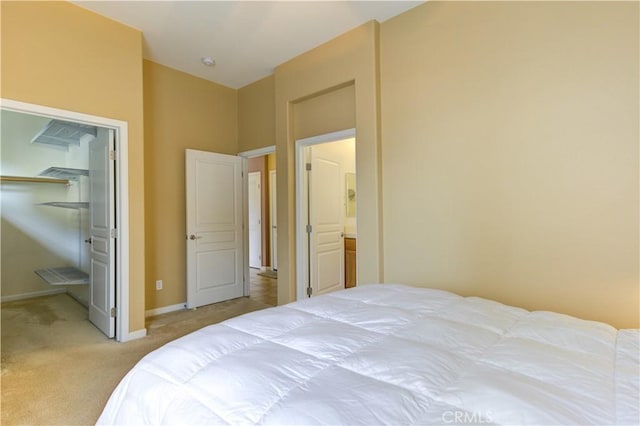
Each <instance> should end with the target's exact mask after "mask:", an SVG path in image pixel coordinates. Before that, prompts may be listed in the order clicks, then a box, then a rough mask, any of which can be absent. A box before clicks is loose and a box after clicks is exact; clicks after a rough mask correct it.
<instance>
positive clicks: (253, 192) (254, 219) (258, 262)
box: [249, 172, 262, 268]
mask: <svg viewBox="0 0 640 426" xmlns="http://www.w3.org/2000/svg"><path fill="white" fill-rule="evenodd" d="M249 267H251V268H260V267H262V192H261V189H260V172H251V173H249Z"/></svg>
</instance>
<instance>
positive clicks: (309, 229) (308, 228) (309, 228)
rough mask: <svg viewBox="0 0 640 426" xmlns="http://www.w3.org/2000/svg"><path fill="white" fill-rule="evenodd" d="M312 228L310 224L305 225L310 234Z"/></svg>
mask: <svg viewBox="0 0 640 426" xmlns="http://www.w3.org/2000/svg"><path fill="white" fill-rule="evenodd" d="M312 230H313V228H312V227H311V225H307V234H310V233H311V231H312Z"/></svg>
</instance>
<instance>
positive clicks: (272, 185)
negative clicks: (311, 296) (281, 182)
mask: <svg viewBox="0 0 640 426" xmlns="http://www.w3.org/2000/svg"><path fill="white" fill-rule="evenodd" d="M267 171H268V172H269V232H270V235H269V236H270V243H271V251H270V253H269V255H270V259H269V263H270V264H271V270H273V271H277V270H278V244H277V242H278V220H277V219H278V216H277V213H276V214H274V210H275V211H276V212H277V210H278V206H277V204H276V203H277V196H278V192H277V190H276V182H277V179H278V173H277V172H278V171H277V170H267ZM274 192H275V194H276V196H275V197H274V196H273V194H274ZM274 218H275V219H276V227H275V232H274V230H273V229H274V226H273V220H274ZM274 234H275V235H274Z"/></svg>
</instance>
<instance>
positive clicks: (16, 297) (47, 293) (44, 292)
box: [0, 288, 67, 303]
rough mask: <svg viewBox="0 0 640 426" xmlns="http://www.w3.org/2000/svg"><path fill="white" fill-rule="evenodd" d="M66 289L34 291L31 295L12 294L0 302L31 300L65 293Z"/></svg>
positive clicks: (3, 297) (0, 299)
mask: <svg viewBox="0 0 640 426" xmlns="http://www.w3.org/2000/svg"><path fill="white" fill-rule="evenodd" d="M66 292H67V289H66V288H52V289H51V290H42V291H34V292H32V293H22V294H14V295H12V296H2V298H0V302H2V303H4V302H13V301H14V300H22V299H31V298H33V297H41V296H52V295H54V294H60V293H66Z"/></svg>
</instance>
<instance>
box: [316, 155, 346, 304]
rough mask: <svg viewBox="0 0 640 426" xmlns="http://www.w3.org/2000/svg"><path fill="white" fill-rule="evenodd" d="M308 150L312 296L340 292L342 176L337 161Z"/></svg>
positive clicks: (341, 279)
mask: <svg viewBox="0 0 640 426" xmlns="http://www.w3.org/2000/svg"><path fill="white" fill-rule="evenodd" d="M321 148H323V146H322V145H316V146H313V147H310V148H308V150H309V156H310V157H311V158H310V164H311V168H310V170H309V223H310V224H311V233H310V236H309V237H310V244H309V246H310V247H309V249H310V250H309V251H310V259H311V262H310V265H309V268H310V271H311V274H310V278H311V288H312V294H313V295H314V296H317V295H320V294H324V293H329V292H332V291H336V290H340V289H343V288H344V240H343V238H344V214H343V198H342V185H343V173H342V164H341V160H340V158H339V157H336V156H331V155H324V152H323V150H322V149H321Z"/></svg>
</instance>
